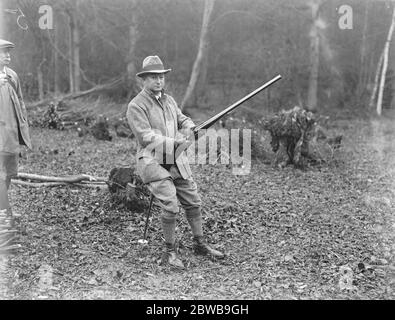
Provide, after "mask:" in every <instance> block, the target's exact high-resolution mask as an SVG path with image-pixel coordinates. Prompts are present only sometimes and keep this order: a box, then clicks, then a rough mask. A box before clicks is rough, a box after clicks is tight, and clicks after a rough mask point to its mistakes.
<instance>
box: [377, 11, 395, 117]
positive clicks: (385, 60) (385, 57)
mask: <svg viewBox="0 0 395 320" xmlns="http://www.w3.org/2000/svg"><path fill="white" fill-rule="evenodd" d="M394 26H395V6H394V8H393V10H392V21H391V26H390V29H389V31H388V37H387V41H386V42H385V46H384V51H383V69H382V70H381V79H380V86H379V92H378V97H377V105H376V112H377V114H378V115H379V116H380V115H381V111H382V104H383V93H384V86H385V76H386V73H387V68H388V52H389V48H390V44H391V38H392V33H393V31H394Z"/></svg>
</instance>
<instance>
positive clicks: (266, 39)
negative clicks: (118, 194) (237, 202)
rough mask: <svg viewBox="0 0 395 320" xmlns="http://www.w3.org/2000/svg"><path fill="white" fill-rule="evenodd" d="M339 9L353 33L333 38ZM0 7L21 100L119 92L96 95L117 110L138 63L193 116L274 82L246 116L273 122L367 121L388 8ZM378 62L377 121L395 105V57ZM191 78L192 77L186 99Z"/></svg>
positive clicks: (255, 1)
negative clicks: (46, 24)
mask: <svg viewBox="0 0 395 320" xmlns="http://www.w3.org/2000/svg"><path fill="white" fill-rule="evenodd" d="M344 4H347V5H349V6H351V8H352V10H353V12H352V13H353V17H352V20H353V21H352V29H341V28H340V27H339V19H340V18H341V16H342V14H341V13H340V12H339V11H338V10H339V8H340V6H341V5H344ZM2 5H3V10H2V13H1V14H2V21H3V23H2V28H1V32H0V34H1V36H2V37H3V38H6V39H8V40H10V41H13V42H15V43H16V45H17V49H16V50H15V51H14V52H13V63H12V64H13V67H14V68H15V69H16V71H17V72H18V74H19V76H20V78H21V80H22V84H23V91H24V94H25V97H26V99H27V100H29V101H37V100H43V99H44V98H48V97H53V96H59V95H64V94H67V93H75V92H80V91H84V90H88V89H90V88H94V87H95V86H97V85H99V84H107V83H108V82H109V83H112V84H114V82H112V81H113V80H118V81H116V82H115V84H116V85H114V86H111V87H110V89H109V90H107V91H104V92H103V91H100V92H99V94H100V95H101V96H102V97H103V96H104V97H107V98H109V99H110V100H111V101H113V102H114V101H117V102H120V103H127V101H128V100H129V99H130V98H131V97H133V95H135V94H136V93H137V92H138V91H139V84H138V83H137V82H136V78H135V73H136V72H137V71H138V70H139V69H140V68H141V64H142V60H143V59H144V57H146V56H147V55H153V54H157V55H159V56H160V57H161V58H162V60H163V61H164V64H165V66H166V67H169V68H172V69H173V71H172V73H170V74H169V77H168V80H169V81H168V90H169V91H170V92H171V93H172V94H173V95H174V96H175V97H176V98H177V101H179V103H180V105H182V107H184V106H187V107H188V108H189V109H190V110H192V112H193V110H198V109H199V108H201V109H202V108H213V107H216V106H221V107H224V106H225V105H227V104H229V103H231V102H234V101H235V99H237V98H239V97H241V96H243V95H245V94H247V93H248V92H250V91H252V90H253V89H255V88H257V87H258V86H259V85H261V84H263V83H264V82H266V81H268V80H269V79H271V78H273V77H274V76H275V75H277V74H281V75H282V77H283V80H282V82H281V85H276V86H274V87H273V88H271V89H270V90H267V91H266V92H265V94H261V95H260V96H259V97H257V98H256V99H255V100H254V101H255V103H256V104H260V105H262V104H264V108H265V109H266V110H271V111H276V110H278V109H280V108H284V109H288V108H290V107H293V106H295V105H300V106H303V107H307V108H310V109H319V110H325V109H334V108H340V109H344V108H349V109H350V110H358V111H357V112H360V111H361V110H363V111H366V112H367V113H374V109H375V106H373V107H372V105H371V106H370V109H372V110H369V99H370V96H371V94H372V91H373V88H374V82H375V74H376V69H377V65H378V62H379V58H380V55H381V53H382V52H383V48H384V44H385V41H386V38H387V35H388V30H389V27H390V25H391V16H392V11H393V10H392V9H393V2H391V1H369V0H365V1H359V0H351V1H347V3H345V2H344V1H338V0H330V1H322V0H315V1H306V0H296V1H295V0H292V1H291V0H275V1H274V0H265V1H264V0H248V1H245V0H216V1H213V0H209V1H203V0H160V1H159V0H114V1H104V0H52V1H41V0H39V1H36V0H34V1H33V0H2ZM41 5H50V6H51V8H52V10H53V29H49V30H48V29H47V30H42V29H40V27H39V25H38V21H39V19H40V17H41V16H43V13H41V14H40V13H39V7H40V6H41ZM18 8H20V10H21V12H23V15H24V16H25V17H22V18H21V19H20V20H19V23H20V24H21V25H22V26H23V27H28V29H27V30H23V29H22V28H20V27H18V25H17V21H16V19H17V17H18V16H19V15H20V13H10V12H9V11H8V12H7V10H6V11H4V9H13V10H16V9H18ZM202 26H203V28H204V29H205V30H204V32H202ZM199 49H200V50H199ZM198 52H199V55H198ZM197 56H198V58H199V62H198V63H196V58H197ZM388 59H389V60H388V69H387V72H386V84H385V89H384V95H383V104H382V107H383V108H384V109H388V108H394V103H395V102H394V98H393V97H394V88H395V81H394V78H393V74H394V61H395V46H394V45H392V46H391V47H390V51H389V58H388ZM194 63H195V66H194ZM193 67H194V68H195V67H196V70H194V71H198V72H195V75H197V77H195V79H194V83H193V86H192V87H193V88H192V89H193V90H192V92H189V94H188V96H187V97H186V91H187V87H188V84H189V85H191V73H192V71H193V70H192V68H193Z"/></svg>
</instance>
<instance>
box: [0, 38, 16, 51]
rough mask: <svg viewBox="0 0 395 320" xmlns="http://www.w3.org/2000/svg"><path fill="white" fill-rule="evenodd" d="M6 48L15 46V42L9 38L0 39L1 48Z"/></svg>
mask: <svg viewBox="0 0 395 320" xmlns="http://www.w3.org/2000/svg"><path fill="white" fill-rule="evenodd" d="M5 48H10V49H12V48H15V44H13V43H12V42H10V41H7V40H3V39H0V49H5Z"/></svg>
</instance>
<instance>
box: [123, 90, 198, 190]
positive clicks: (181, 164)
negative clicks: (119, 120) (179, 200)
mask: <svg viewBox="0 0 395 320" xmlns="http://www.w3.org/2000/svg"><path fill="white" fill-rule="evenodd" d="M126 116H127V120H128V123H129V125H130V127H131V129H132V131H133V133H134V135H135V136H136V138H137V141H138V149H137V154H136V163H137V168H136V170H137V174H138V175H139V176H140V177H141V179H142V180H143V182H144V183H149V182H152V181H158V180H162V179H165V178H167V177H171V175H170V173H169V171H168V170H166V169H165V168H164V167H162V166H161V164H163V163H164V162H166V163H169V161H167V160H166V161H163V159H164V157H166V158H165V159H171V161H170V163H172V161H173V162H174V140H175V138H176V135H177V134H179V130H180V129H190V128H192V127H194V126H195V124H194V123H193V121H192V120H191V119H190V118H189V117H187V116H185V115H184V114H183V113H182V112H181V110H180V109H179V108H178V106H177V103H176V101H175V100H174V98H173V97H172V96H170V95H167V94H165V93H164V91H162V96H161V98H159V99H158V98H156V97H155V95H154V94H153V93H152V92H150V91H149V90H146V89H143V90H142V91H141V92H140V93H139V94H138V95H137V96H136V97H135V98H133V99H132V101H130V103H129V105H128V109H127V113H126ZM175 163H176V165H177V167H178V170H179V171H180V174H181V176H182V178H184V179H189V178H191V176H192V172H191V168H190V166H189V162H188V158H187V156H186V154H185V152H182V153H181V155H180V156H179V157H178V158H177V159H176V160H175Z"/></svg>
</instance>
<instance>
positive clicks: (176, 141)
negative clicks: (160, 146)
mask: <svg viewBox="0 0 395 320" xmlns="http://www.w3.org/2000/svg"><path fill="white" fill-rule="evenodd" d="M187 141H188V138H187V137H186V136H184V135H181V134H180V135H177V136H176V137H175V138H174V146H175V147H176V148H178V146H180V145H182V144H184V143H186V142H187Z"/></svg>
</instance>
